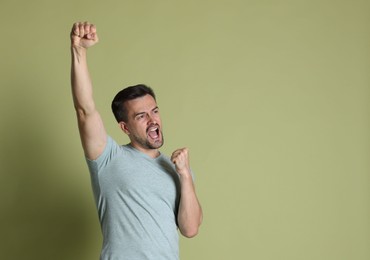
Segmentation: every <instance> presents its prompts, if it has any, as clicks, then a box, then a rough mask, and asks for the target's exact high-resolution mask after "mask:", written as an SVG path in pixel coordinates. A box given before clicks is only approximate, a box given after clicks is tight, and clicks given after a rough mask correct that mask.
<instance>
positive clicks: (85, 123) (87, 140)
mask: <svg viewBox="0 0 370 260" xmlns="http://www.w3.org/2000/svg"><path fill="white" fill-rule="evenodd" d="M75 27H76V25H74V30H76V28H75ZM74 30H72V33H71V38H72V46H71V55H72V66H71V85H72V96H73V103H74V107H75V110H76V114H77V120H78V128H79V131H80V137H81V142H82V147H83V149H84V152H85V156H86V157H87V158H88V159H91V160H94V159H96V158H97V157H98V156H99V155H100V154H101V153H102V152H103V150H104V148H105V144H106V142H107V136H106V132H105V128H104V125H103V122H102V119H101V117H100V114H99V112H98V111H97V110H96V107H95V103H94V99H93V90H92V82H91V78H90V74H89V71H88V66H87V48H86V47H82V46H80V44H79V42H78V41H79V40H80V41H82V40H86V41H88V39H84V37H86V35H85V33H86V32H81V30H79V32H80V34H81V37H80V36H79V35H78V34H77V35H75V34H74ZM76 38H77V39H76ZM76 42H77V43H76Z"/></svg>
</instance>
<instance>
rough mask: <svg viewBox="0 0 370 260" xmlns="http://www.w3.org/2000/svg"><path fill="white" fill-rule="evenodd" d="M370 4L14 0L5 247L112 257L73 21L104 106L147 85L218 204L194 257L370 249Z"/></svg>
mask: <svg viewBox="0 0 370 260" xmlns="http://www.w3.org/2000/svg"><path fill="white" fill-rule="evenodd" d="M369 14H370V2H369V1H360V0H354V1H334V0H333V1H328V0H320V1H316V0H315V1H309V0H301V1H298V0H297V1H288V0H281V1H274V0H259V1H257V0H253V1H252V0H239V1H237V0H213V1H211V0H208V1H199V0H198V1H195V0H190V1H189V0H187V1H180V0H178V1H174V0H173V1H170V0H156V1H154V0H135V1H133V0H132V1H128V0H116V1H113V0H105V1H72V0H65V1H47V0H43V1H42V0H33V1H25V0H20V1H10V0H1V3H0V32H1V43H0V44H1V52H0V55H1V56H0V74H1V76H0V86H1V90H0V108H1V109H0V118H1V129H0V147H1V154H0V160H1V161H0V170H1V175H0V210H1V214H0V225H1V226H0V238H1V241H0V255H1V259H21V260H29V259H53V260H85V259H86V260H87V259H98V256H99V252H100V246H101V234H100V228H99V223H98V218H97V213H96V211H95V205H94V201H93V196H92V193H91V187H90V179H89V174H88V172H87V167H86V165H85V162H84V157H83V152H82V149H81V146H80V141H79V135H78V132H77V127H76V120H75V115H74V110H73V105H72V100H71V94H70V81H69V73H70V52H69V31H70V28H71V26H72V24H73V22H74V21H78V20H81V21H84V20H89V21H91V22H94V23H95V24H96V25H97V27H98V32H99V35H100V40H101V41H100V43H99V44H98V45H97V46H95V47H94V48H93V49H91V50H90V51H89V65H90V70H91V75H92V79H93V82H94V87H95V99H96V103H97V106H98V108H99V110H100V112H101V114H102V116H103V118H104V121H105V125H106V128H107V130H108V132H109V133H110V134H111V135H112V136H113V137H114V138H115V139H117V141H118V142H120V143H126V142H127V141H128V139H127V137H126V136H125V135H124V134H123V133H121V132H120V130H119V128H118V127H117V124H116V123H115V121H114V118H113V116H112V115H111V112H110V102H111V100H112V98H113V96H114V95H115V93H116V92H117V91H118V90H120V89H121V88H123V87H125V86H128V85H132V84H137V83H146V84H148V85H150V86H152V87H153V88H154V89H155V90H156V92H157V95H158V104H159V106H160V109H161V113H162V119H163V123H164V128H165V129H164V130H165V138H166V144H165V146H164V147H163V150H162V151H163V152H165V153H167V154H170V153H171V152H172V151H173V150H175V149H176V148H179V147H182V146H187V147H189V148H190V151H191V165H192V168H193V170H194V172H195V173H196V185H197V190H198V195H199V198H200V200H201V202H202V205H203V210H204V223H203V225H202V228H201V230H200V234H199V235H198V236H197V237H196V238H194V239H190V240H189V239H181V257H182V259H188V260H211V259H212V260H229V259H232V260H234V259H253V260H341V259H343V260H368V259H370V189H369V188H370V178H369V177H370V160H369V159H370V157H369V156H370V134H369V133H370V132H369V130H370V117H369V116H370V104H369V100H370V85H369V84H370V77H369V69H370V29H369V28H370V27H369V26H370V15H369Z"/></svg>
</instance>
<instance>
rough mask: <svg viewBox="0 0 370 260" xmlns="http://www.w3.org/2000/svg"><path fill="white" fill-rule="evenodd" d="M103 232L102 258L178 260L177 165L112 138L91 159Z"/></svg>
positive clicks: (94, 190) (106, 259) (162, 157)
mask: <svg viewBox="0 0 370 260" xmlns="http://www.w3.org/2000/svg"><path fill="white" fill-rule="evenodd" d="M87 164H88V167H89V170H90V174H91V183H92V188H93V193H94V197H95V202H96V206H97V209H98V214H99V220H100V224H101V228H102V233H103V247H102V251H101V256H100V259H101V260H146V259H150V260H162V259H163V260H176V259H179V235H178V231H177V223H176V222H177V220H176V217H177V210H178V204H179V199H180V183H179V177H178V174H177V173H176V171H175V168H174V165H173V163H172V162H171V161H170V160H169V158H168V157H166V156H164V155H162V154H161V155H160V156H159V157H157V158H155V159H153V158H151V157H149V156H147V155H146V154H144V153H141V152H140V151H138V150H136V149H135V148H133V147H132V146H130V145H122V146H121V145H118V144H117V143H116V142H115V141H114V140H113V139H112V138H111V137H109V136H108V140H107V144H106V147H105V149H104V152H103V153H102V154H101V155H100V156H99V158H97V159H96V160H93V161H92V160H87Z"/></svg>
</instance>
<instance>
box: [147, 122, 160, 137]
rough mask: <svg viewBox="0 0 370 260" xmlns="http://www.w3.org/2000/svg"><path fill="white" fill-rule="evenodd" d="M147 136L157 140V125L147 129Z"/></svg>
mask: <svg viewBox="0 0 370 260" xmlns="http://www.w3.org/2000/svg"><path fill="white" fill-rule="evenodd" d="M146 132H147V134H148V136H149V137H150V138H152V139H157V138H159V126H158V125H155V126H150V127H149V128H148V129H147V131H146Z"/></svg>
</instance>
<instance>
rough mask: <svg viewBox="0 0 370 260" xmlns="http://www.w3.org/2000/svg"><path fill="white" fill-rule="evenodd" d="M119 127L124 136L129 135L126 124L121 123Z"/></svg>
mask: <svg viewBox="0 0 370 260" xmlns="http://www.w3.org/2000/svg"><path fill="white" fill-rule="evenodd" d="M119 127H120V128H121V130H122V131H123V132H125V134H127V135H130V130H129V129H128V127H127V124H126V123H125V122H123V121H122V122H119Z"/></svg>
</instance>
